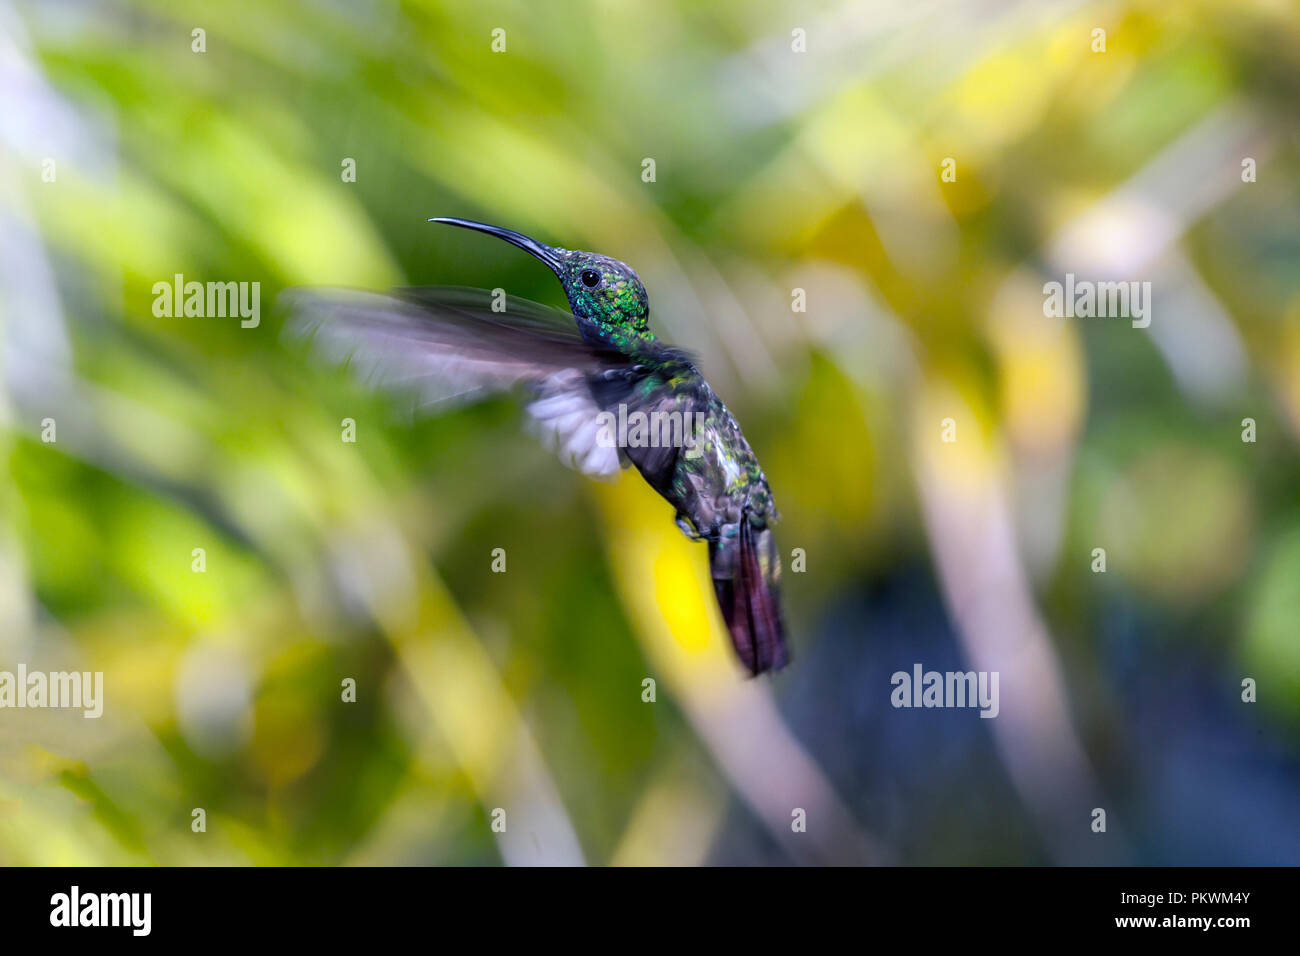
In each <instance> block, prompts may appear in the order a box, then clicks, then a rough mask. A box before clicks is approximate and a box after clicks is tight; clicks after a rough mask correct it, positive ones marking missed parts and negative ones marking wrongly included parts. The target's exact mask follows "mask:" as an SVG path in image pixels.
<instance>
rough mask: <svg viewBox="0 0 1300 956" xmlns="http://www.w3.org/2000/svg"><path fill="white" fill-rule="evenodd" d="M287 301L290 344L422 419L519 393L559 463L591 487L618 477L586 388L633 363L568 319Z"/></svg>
mask: <svg viewBox="0 0 1300 956" xmlns="http://www.w3.org/2000/svg"><path fill="white" fill-rule="evenodd" d="M285 300H286V303H287V306H288V309H289V314H290V318H289V321H288V324H287V326H286V328H287V330H288V333H289V335H291V336H292V337H295V338H303V339H308V340H310V342H311V343H312V345H313V347H314V349H315V351H316V352H317V353H318V354H320V355H321V356H323V357H324V358H326V359H327V360H329V361H332V362H337V363H341V364H342V363H346V364H347V365H348V366H349V367H350V368H351V369H352V371H353V372H354V374H356V375H357V376H358V378H359V379H360V380H361V382H362V383H363V384H365V385H367V386H369V387H372V388H376V389H381V390H383V391H387V392H392V393H396V394H405V395H409V396H411V397H412V399H413V401H414V405H415V409H416V410H417V411H420V412H424V413H429V412H432V411H438V410H443V409H446V408H448V407H451V406H455V405H458V404H463V403H467V402H471V401H475V400H478V399H480V398H483V397H485V396H487V395H491V394H495V393H499V392H503V391H509V390H511V389H514V388H522V389H523V390H524V391H525V392H526V393H527V394H528V395H529V396H530V397H531V399H532V401H531V403H530V404H529V406H528V413H529V417H530V419H531V421H532V422H533V424H534V426H535V430H536V431H538V432H539V433H540V435H541V436H542V438H543V440H544V441H545V442H546V443H547V444H549V445H550V446H551V447H552V448H553V449H554V450H555V451H556V452H557V454H559V456H560V458H561V460H563V461H564V462H565V463H566V464H569V465H570V466H571V467H575V468H577V469H578V470H580V471H582V472H584V473H585V474H590V475H593V476H595V477H600V478H610V477H613V476H614V475H616V474H617V473H618V470H619V466H620V463H619V458H618V450H617V448H615V447H612V446H610V445H608V444H602V443H601V442H600V441H598V438H599V434H598V421H597V416H598V414H599V412H600V411H601V409H600V407H599V406H598V405H597V403H596V401H595V399H594V397H593V395H592V391H591V387H590V384H589V383H590V381H591V380H592V378H593V377H596V378H600V377H603V376H604V375H605V374H607V373H610V372H611V371H613V372H614V373H615V374H617V372H618V370H620V369H623V368H626V367H628V365H629V363H628V361H627V359H626V358H625V357H624V356H622V355H620V354H619V353H618V352H615V351H610V350H603V349H598V348H593V347H592V346H590V345H588V344H587V343H586V342H585V341H584V340H583V339H582V337H581V335H579V334H578V331H577V329H576V327H575V325H574V319H573V316H571V315H569V314H567V313H564V312H560V311H559V310H557V309H552V308H549V307H547V306H544V305H540V304H538V303H536V302H529V301H528V300H526V299H518V298H515V297H510V298H509V299H508V300H507V302H506V307H505V310H504V311H500V312H498V311H494V310H493V309H492V305H493V300H492V296H491V295H490V293H487V292H484V291H481V290H476V289H462V288H456V287H446V288H419V289H403V290H398V291H396V292H394V293H393V294H391V295H379V294H375V293H368V292H355V291H349V290H339V289H326V290H295V291H293V292H290V293H286V296H285Z"/></svg>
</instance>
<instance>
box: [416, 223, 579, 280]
mask: <svg viewBox="0 0 1300 956" xmlns="http://www.w3.org/2000/svg"><path fill="white" fill-rule="evenodd" d="M429 222H445V223H447V224H448V225H451V226H460V227H461V228H463V229H473V230H475V231H476V232H486V233H487V234H488V235H489V236H496V237H497V238H498V239H504V240H505V241H506V242H508V243H510V244H511V245H512V246H518V247H519V248H520V249H523V250H524V251H525V252H530V253H532V254H533V255H535V256H536V257H537V258H538V259H541V260H542V261H543V262H545V263H546V264H547V265H548V266H550V268H551V271H552V272H554V273H555V274H556V275H561V274H562V272H563V269H564V263H562V262H561V261H560V257H559V256H558V255H556V253H555V250H554V249H552V248H551V247H550V246H547V245H543V244H542V243H540V242H538V241H537V240H536V239H530V238H529V237H528V236H525V235H524V234H523V233H522V232H515V231H514V230H513V229H502V228H501V227H500V226H489V225H488V224H487V223H485V222H475V221H474V220H472V219H453V218H451V217H450V216H434V217H433V218H432V219H430V220H429Z"/></svg>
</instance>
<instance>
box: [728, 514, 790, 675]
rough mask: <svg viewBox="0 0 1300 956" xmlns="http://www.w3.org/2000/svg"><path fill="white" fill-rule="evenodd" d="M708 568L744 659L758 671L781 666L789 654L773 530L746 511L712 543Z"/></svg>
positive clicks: (737, 648)
mask: <svg viewBox="0 0 1300 956" xmlns="http://www.w3.org/2000/svg"><path fill="white" fill-rule="evenodd" d="M728 531H730V532H732V533H731V534H727V532H728ZM709 567H710V570H711V572H712V574H713V590H714V591H715V592H716V593H717V595H718V604H719V605H720V606H721V607H722V617H723V619H724V620H725V621H726V622H727V630H728V631H730V632H731V643H732V644H733V645H735V648H736V653H737V654H738V655H740V659H741V661H742V662H743V663H744V665H745V666H746V667H747V668H749V672H750V674H753V675H754V676H757V675H759V674H762V673H763V672H764V671H775V670H780V669H781V668H782V667H784V666H785V665H786V663H787V662H788V661H789V659H790V655H789V652H788V651H787V649H786V646H785V625H784V624H783V623H782V621H781V595H780V585H781V556H780V555H779V554H777V551H776V541H775V540H774V539H773V537H772V531H771V529H769V528H755V527H754V526H753V525H751V524H750V523H749V518H748V515H746V516H744V517H742V518H741V519H740V522H739V525H738V526H732V527H731V528H725V529H723V534H722V535H721V536H720V537H718V538H716V539H714V540H711V541H710V542H709Z"/></svg>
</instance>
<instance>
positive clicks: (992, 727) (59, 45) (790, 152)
mask: <svg viewBox="0 0 1300 956" xmlns="http://www.w3.org/2000/svg"><path fill="white" fill-rule="evenodd" d="M195 28H201V29H203V30H204V31H205V45H206V51H205V52H202V53H197V52H194V50H193V49H192V46H193V43H194V39H193V34H192V31H193V30H194V29H195ZM495 29H502V30H504V31H505V44H506V49H505V52H494V51H493V50H492V39H493V30H495ZM1097 29H1102V30H1104V31H1105V51H1104V52H1096V51H1094V46H1095V34H1094V32H1093V31H1094V30H1097ZM795 30H802V31H805V35H806V52H796V51H795V50H793V49H792V44H794V42H795V40H794V33H793V31H795ZM1298 104H1300V13H1298V12H1297V8H1296V7H1295V6H1294V4H1291V3H1289V2H1286V0H1222V2H1208V0H1189V2H1185V3H1179V4H1170V3H1167V2H1159V0H1151V2H1124V0H1117V2H1104V3H1084V2H1061V3H1047V2H1040V0H1024V2H1014V0H1000V2H969V3H941V2H913V3H893V2H863V0H855V2H842V3H816V4H807V3H800V4H794V3H781V2H774V0H762V2H757V3H752V2H751V3H740V2H721V3H708V4H699V3H691V2H686V0H674V2H655V3H618V2H595V0H593V2H555V3H545V4H523V3H505V2H496V0H481V2H475V3H439V2H418V3H417V2H409V3H408V2H403V3H397V2H392V0H315V2H307V0H288V2H278V3H274V4H270V3H265V2H255V0H232V2H223V3H220V4H218V3H201V2H175V0H153V2H150V0H135V2H127V0H118V2H111V3H83V2H73V0H47V2H31V3H17V4H15V3H13V2H12V0H0V283H2V286H0V321H2V322H3V333H2V339H0V349H2V355H0V357H2V362H0V460H2V461H3V468H0V669H6V670H14V669H16V667H17V665H18V663H20V662H21V663H24V664H25V665H26V666H27V667H28V669H29V670H38V669H44V670H92V671H103V672H104V675H105V676H104V680H105V685H106V691H105V693H106V705H105V713H104V716H103V717H102V719H100V720H86V719H83V718H82V717H81V715H80V713H79V712H64V711H55V710H45V711H31V710H24V711H15V710H5V711H0V863H5V864H72V863H76V864H147V863H161V864H250V863H251V864H304V863H305V864H496V863H505V864H532V863H572V862H587V863H594V864H606V863H616V864H697V863H741V864H756V863H828V862H829V863H846V862H847V863H858V862H863V863H914V864H921V863H924V864H936V863H938V864H1027V863H1028V864H1044V863H1053V864H1055V863H1099V862H1106V863H1147V864H1185V863H1203V864H1259V863H1295V862H1297V861H1298V860H1300V800H1298V799H1297V796H1298V795H1300V495H1298V494H1297V488H1298V487H1300V456H1298V455H1297V450H1298V447H1300V446H1298V442H1300V269H1298V268H1297V263H1298V262H1300V229H1298V228H1297V227H1298V224H1300V185H1298V184H1300V137H1298V135H1297V134H1298V131H1300V123H1298V122H1297V118H1298V117H1300V111H1298V110H1297V105H1298ZM349 158H350V159H352V160H354V161H355V167H356V181H355V182H345V181H344V180H343V177H342V176H341V168H342V164H343V162H344V160H345V159H349ZM646 158H651V159H653V160H654V161H655V172H656V175H655V181H654V182H645V181H643V178H642V170H643V160H645V159H646ZM1246 158H1249V159H1253V160H1254V164H1255V167H1256V177H1255V180H1256V181H1254V182H1244V181H1243V176H1242V172H1243V167H1242V162H1243V159H1246ZM945 159H952V160H953V161H954V162H955V170H956V179H955V181H953V182H944V181H942V180H941V177H940V172H941V167H942V164H943V163H944V161H945ZM50 160H52V161H53V166H52V167H51V166H50V165H49V162H48V161H50ZM49 169H53V170H55V171H56V173H55V176H54V181H52V182H51V181H46V180H47V179H48V176H45V175H43V173H44V172H45V171H47V170H49ZM434 215H453V216H466V217H471V218H479V219H483V220H487V221H489V222H495V223H499V224H502V225H506V226H509V227H512V228H515V229H519V230H521V231H524V232H527V233H530V234H533V235H535V236H536V237H537V238H539V239H541V240H543V241H547V242H551V243H554V244H557V245H563V246H566V247H570V248H587V249H593V250H598V251H601V252H604V253H607V254H610V255H613V256H616V257H618V258H621V259H623V260H625V261H627V262H629V263H631V264H632V265H633V266H634V267H635V268H636V269H637V270H638V271H639V272H640V274H641V276H642V277H643V279H644V280H645V281H646V284H647V286H648V288H649V290H650V296H651V305H652V320H653V322H654V324H655V326H656V327H657V329H658V330H659V331H660V333H661V335H662V336H664V337H666V338H668V339H669V340H671V341H673V342H675V343H677V344H679V345H682V346H685V347H687V348H690V349H693V350H695V351H696V352H697V353H698V354H699V356H700V359H701V364H702V368H703V370H704V371H705V373H706V375H707V376H708V377H709V379H710V381H711V382H712V383H713V385H714V387H715V389H716V390H717V391H718V392H719V394H721V395H722V396H723V398H724V399H725V400H726V401H727V402H728V403H729V405H730V406H731V408H732V410H733V411H734V412H735V413H736V415H737V417H738V419H739V420H740V421H741V422H742V423H743V425H744V427H745V430H746V433H747V435H748V437H749V439H750V442H751V444H752V445H753V446H754V448H755V450H756V452H757V453H758V455H759V457H760V459H761V460H762V462H763V464H764V466H765V468H766V471H767V474H768V477H769V479H770V481H771V484H772V486H773V489H774V491H775V494H776V497H777V501H778V503H779V505H780V506H781V509H782V512H783V515H784V520H783V522H782V524H781V525H780V527H779V529H778V530H779V541H780V543H781V545H782V548H783V551H784V553H785V554H786V556H787V561H788V558H789V554H790V552H791V550H792V549H794V548H802V549H803V550H804V552H805V553H806V562H807V563H806V571H805V572H804V573H801V574H795V573H789V571H788V569H787V574H786V577H785V585H784V590H785V599H786V604H787V608H788V616H789V624H790V629H791V631H792V634H793V645H794V663H793V665H792V666H791V667H789V668H788V669H787V670H786V671H785V672H783V673H781V674H780V675H778V676H777V677H775V678H774V679H770V680H767V679H764V680H758V681H747V680H745V679H744V678H743V677H742V675H741V673H740V671H739V668H738V666H737V664H736V663H735V662H734V660H733V658H732V656H731V652H730V649H729V647H728V645H727V642H726V638H725V636H724V633H723V631H722V629H721V625H720V621H719V619H718V615H717V612H716V609H715V608H714V606H713V603H712V598H711V594H710V591H709V586H708V579H707V570H706V558H705V553H704V549H703V548H702V547H699V546H692V545H691V544H690V543H689V542H687V541H686V540H685V539H684V538H683V537H682V536H681V535H680V533H679V532H678V531H677V530H676V528H675V527H674V526H673V524H672V521H671V515H670V511H669V509H668V507H667V506H666V505H665V504H664V503H663V502H662V501H661V500H660V499H659V498H657V497H656V496H655V495H654V494H653V493H652V492H650V491H649V490H648V489H647V488H645V487H644V485H643V484H642V483H641V482H640V481H639V480H638V479H637V478H636V476H635V475H625V477H624V480H623V481H621V482H620V483H618V484H616V485H613V486H603V485H597V484H594V483H592V482H589V481H587V480H585V479H583V478H581V477H580V476H578V475H576V474H575V473H573V472H571V471H568V470H566V469H565V468H563V467H562V466H561V465H559V464H558V463H557V462H556V461H554V460H553V459H552V458H551V457H550V456H549V455H548V453H547V452H545V451H544V450H543V449H542V448H540V447H539V446H538V445H537V444H536V443H535V442H534V441H533V440H532V439H530V438H529V437H528V436H527V435H526V434H524V433H523V432H522V430H521V428H520V419H521V415H520V411H519V405H518V402H517V401H515V400H513V399H510V398H503V399H500V400H494V401H490V402H487V403H485V404H482V405H479V406H475V407H471V408H467V409H462V410H458V411H454V412H451V413H449V414H446V415H442V416H438V417H433V418H421V419H416V420H414V421H412V420H410V419H409V418H404V417H403V416H402V415H401V414H399V413H398V403H396V402H394V401H393V400H392V399H391V398H390V397H386V396H377V395H372V394H369V393H367V392H366V391H365V390H364V389H362V388H360V387H358V386H357V385H356V384H355V383H354V382H353V381H351V380H350V379H349V378H348V376H347V375H346V374H343V373H341V372H339V371H338V370H335V369H330V368H323V367H320V366H318V365H317V364H315V363H313V362H311V361H309V360H308V359H307V358H306V357H305V356H304V355H303V354H302V351H301V350H296V349H294V348H293V347H291V346H289V345H286V344H285V342H284V340H283V339H282V336H281V334H280V326H281V318H280V317H279V316H278V315H277V314H276V313H275V311H274V308H273V302H274V299H275V296H276V295H277V294H278V293H279V292H280V291H281V290H283V289H285V288H289V287H293V286H300V285H344V286H357V287H362V288H374V289H382V288H386V287H390V286H394V285H403V284H458V285H476V286H481V287H484V288H494V287H502V288H505V289H507V290H508V291H509V293H510V294H512V295H520V296H525V297H528V298H532V299H537V300H540V301H545V302H549V303H552V304H559V303H560V295H559V289H558V287H557V286H556V284H555V283H554V280H553V279H552V278H551V277H550V275H549V274H548V273H547V272H546V270H545V269H544V268H542V267H541V266H540V265H539V264H538V263H537V262H535V261H533V260H532V259H530V258H529V257H527V256H526V255H524V254H522V253H520V252H518V251H517V250H514V249H512V248H510V247H509V246H507V245H505V244H504V243H499V242H495V241H493V240H491V239H489V238H487V237H483V236H477V235H473V234H470V233H466V232H463V231H458V230H453V229H444V228H439V227H435V226H431V225H428V224H426V223H425V221H424V220H425V219H426V218H427V217H429V216H434ZM1066 272H1073V273H1075V274H1076V275H1078V276H1080V277H1094V278H1095V277H1101V278H1115V279H1126V280H1129V279H1131V280H1138V281H1150V282H1151V283H1152V286H1153V290H1154V310H1153V321H1152V323H1151V326H1150V327H1149V328H1148V329H1145V330H1142V329H1135V328H1132V327H1131V326H1130V324H1129V323H1128V322H1126V321H1123V320H1119V319H1064V320H1053V319H1048V318H1045V317H1044V315H1043V292H1042V285H1043V283H1044V282H1047V281H1052V280H1054V279H1055V280H1060V279H1061V278H1062V276H1063V275H1064V273H1066ZM176 273H181V274H183V275H184V276H185V278H186V280H197V281H242V282H260V283H261V305H262V318H261V323H260V325H259V326H258V327H256V328H247V329H246V328H241V327H240V324H239V321H238V319H230V318H225V319H223V318H197V317H190V318H186V317H179V318H166V317H163V318H159V317H156V316H155V315H154V314H153V310H152V304H153V293H152V287H153V284H154V283H156V282H159V281H171V279H172V277H173V276H174V275H175V274H176ZM795 289H802V290H804V293H805V295H806V299H807V311H806V312H796V311H794V310H793V309H792V296H793V294H794V293H793V290H795ZM47 418H48V419H54V420H55V422H56V423H57V433H56V434H57V438H56V441H54V442H48V441H43V440H42V437H41V433H42V422H43V420H45V419H47ZM344 418H352V419H353V420H354V421H355V422H356V432H357V440H356V442H355V443H345V442H344V441H342V438H341V432H342V429H341V422H342V420H343V419H344ZM948 418H951V419H952V420H953V422H954V423H955V427H956V429H957V441H956V442H954V443H944V442H942V441H941V440H940V435H941V422H942V421H943V420H944V419H948ZM1245 418H1250V419H1253V420H1254V422H1255V423H1256V428H1257V440H1256V441H1255V442H1254V443H1247V442H1243V440H1242V431H1243V424H1242V420H1243V419H1245ZM195 548H203V549H204V551H205V554H206V571H205V572H204V573H195V572H194V571H193V570H192V562H193V557H192V554H193V549H195ZM494 548H503V549H505V553H506V555H507V570H506V572H505V573H503V574H497V573H493V572H492V570H491V560H492V558H491V553H492V550H493V549H494ZM1095 548H1105V550H1106V554H1107V569H1106V571H1105V573H1095V572H1094V571H1093V570H1092V568H1093V564H1094V556H1093V551H1094V549H1095ZM914 663H921V664H923V665H924V666H925V667H926V668H927V669H937V670H958V669H960V670H966V669H984V670H996V671H998V672H999V673H1000V675H1001V685H1000V691H1001V713H1000V715H999V716H998V718H997V719H995V720H981V719H979V718H978V716H977V714H976V712H974V711H970V710H895V709H894V708H892V707H891V706H890V703H889V695H890V691H891V689H892V688H891V686H890V683H889V676H890V674H891V673H893V672H894V671H897V670H906V671H910V670H911V668H912V665H913V664H914ZM1248 677H1249V678H1253V679H1254V680H1255V681H1257V686H1258V701H1257V702H1256V703H1243V702H1242V699H1241V695H1242V681H1243V679H1245V678H1248ZM348 678H351V679H353V680H355V681H356V686H357V698H356V702H355V703H344V702H343V701H342V700H341V693H342V692H341V684H342V682H343V681H344V680H345V679H348ZM646 678H653V679H654V681H655V682H656V683H655V698H656V699H655V701H654V702H653V703H647V702H645V701H644V700H643V683H642V682H643V681H644V680H645V679H646ZM1097 807H1100V808H1104V809H1105V810H1106V811H1107V831H1106V833H1104V834H1099V833H1095V832H1093V830H1092V822H1093V814H1092V811H1093V808H1097ZM194 808H203V809H204V810H205V812H206V815H207V828H206V832H203V833H195V832H193V831H192V828H191V820H192V811H193V809H194ZM496 808H501V809H503V810H504V811H505V814H506V817H505V819H506V824H507V825H506V829H505V832H504V833H495V832H493V830H492V827H491V823H492V819H493V811H494V810H495V809H496ZM795 808H799V809H802V810H803V811H804V812H805V813H806V819H807V830H806V832H803V833H797V832H794V831H793V829H792V825H791V824H792V813H793V812H794V810H795Z"/></svg>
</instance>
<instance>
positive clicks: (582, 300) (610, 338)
mask: <svg viewBox="0 0 1300 956" xmlns="http://www.w3.org/2000/svg"><path fill="white" fill-rule="evenodd" d="M429 221H430V222H445V223H448V224H450V225H453V226H463V227H464V228H466V229H475V230H477V231H478V232H486V233H487V234H488V235H490V236H496V237H497V238H498V239H504V240H505V241H506V242H509V243H511V244H513V245H516V246H518V247H519V248H520V249H524V250H526V251H527V252H530V253H532V254H533V255H534V256H536V257H537V258H538V259H541V260H542V261H543V262H545V263H546V264H547V265H548V266H549V267H550V269H551V271H552V272H554V273H555V274H556V276H557V277H558V278H559V280H560V284H561V285H563V286H564V294H565V295H566V296H568V298H569V308H571V309H572V310H573V314H574V316H575V317H576V318H577V320H578V328H579V329H580V330H581V331H582V334H583V335H584V336H585V337H586V338H587V339H588V340H589V341H596V340H601V341H603V342H604V343H607V344H612V345H614V346H616V347H620V348H622V347H626V346H628V345H631V344H633V343H635V342H638V341H641V342H645V341H653V339H654V333H652V332H651V331H650V324H649V315H650V299H649V297H648V296H647V295H646V291H645V286H644V285H642V284H641V280H640V278H638V277H637V274H636V273H635V272H633V271H632V269H631V267H630V266H628V265H626V264H624V263H622V262H619V261H618V260H617V259H611V258H610V257H609V256H602V255H598V254H596V253H594V252H580V251H576V250H571V249H560V248H555V247H552V246H547V245H543V244H542V243H540V242H538V241H537V240H536V239H530V238H529V237H528V236H525V235H523V234H522V233H518V232H514V231H513V230H510V229H502V228H501V227H500V226H489V225H487V224H486V223H481V222H474V221H472V220H470V219H448V218H442V217H439V218H435V219H430V220H429Z"/></svg>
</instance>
